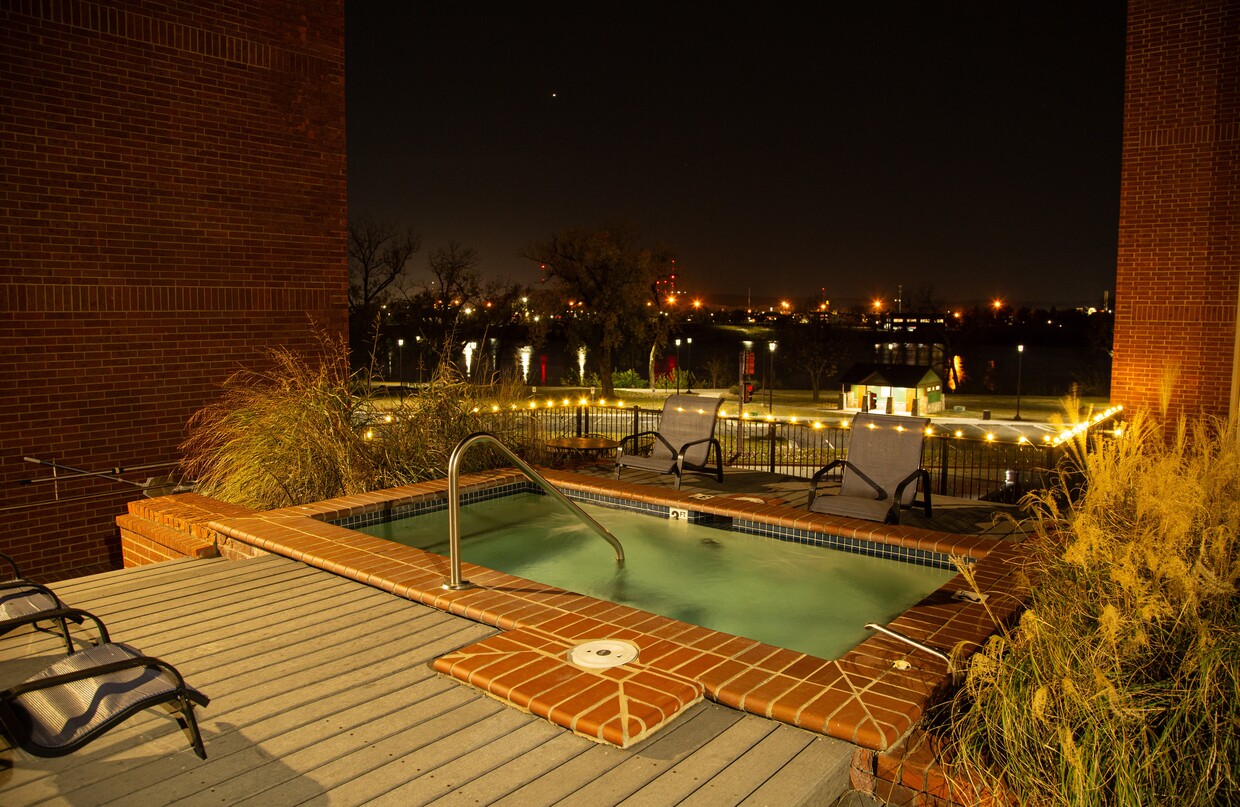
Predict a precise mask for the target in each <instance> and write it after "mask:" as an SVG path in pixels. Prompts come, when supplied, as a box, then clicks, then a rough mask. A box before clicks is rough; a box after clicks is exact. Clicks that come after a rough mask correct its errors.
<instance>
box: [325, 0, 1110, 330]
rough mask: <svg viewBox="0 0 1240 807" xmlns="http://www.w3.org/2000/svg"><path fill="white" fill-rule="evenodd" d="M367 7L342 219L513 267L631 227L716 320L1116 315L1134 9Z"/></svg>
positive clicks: (524, 272)
mask: <svg viewBox="0 0 1240 807" xmlns="http://www.w3.org/2000/svg"><path fill="white" fill-rule="evenodd" d="M731 8H732V4H727V5H724V4H717V3H640V2H628V3H617V2H607V3H603V2H577V3H565V4H560V3H551V2H509V3H498V2H494V3H480V2H464V1H462V0H451V1H445V2H427V1H425V0H419V1H418V2H378V1H377V0H350V2H348V3H347V4H346V15H347V17H346V23H347V32H346V40H347V103H348V139H349V143H348V149H349V166H348V169H349V212H350V216H351V217H357V216H358V215H368V216H370V217H372V218H376V219H380V220H386V221H392V222H395V223H398V224H400V225H402V226H403V225H406V224H407V225H411V226H413V227H414V229H415V230H417V231H419V232H420V233H422V235H423V238H424V247H423V251H422V252H421V253H419V254H418V255H417V256H415V259H414V261H415V266H416V267H417V270H418V272H423V271H424V267H425V260H426V252H427V251H428V250H429V249H433V248H437V247H443V246H446V245H447V244H448V243H449V242H450V241H455V242H457V243H459V244H461V245H462V246H465V247H473V248H475V249H477V250H478V253H479V257H480V264H479V269H480V271H481V272H482V273H483V274H484V275H486V276H487V277H491V278H507V279H509V280H512V281H517V282H524V283H532V282H536V281H537V279H538V273H537V271H536V267H534V266H533V265H532V264H531V263H529V262H528V261H526V260H525V259H523V258H521V257H519V253H520V252H521V251H522V250H523V249H524V248H526V247H527V246H528V245H529V244H531V243H533V242H535V241H538V240H540V239H545V238H547V237H549V236H551V235H553V234H555V233H557V232H559V231H561V230H563V229H566V228H569V227H589V228H593V227H599V226H604V225H608V224H613V223H629V224H632V225H634V226H636V227H637V229H638V230H639V232H640V233H641V234H642V237H643V239H644V240H645V241H646V242H647V243H649V244H651V245H653V244H663V245H667V246H670V247H671V248H672V249H673V251H674V253H675V255H676V256H677V267H678V269H679V280H680V283H681V287H682V288H684V289H686V290H687V291H689V292H690V293H694V294H701V295H702V296H703V298H704V299H706V300H707V301H721V300H722V299H723V295H734V296H736V297H739V298H741V299H742V300H743V299H744V297H745V296H746V295H752V297H753V299H754V302H755V303H757V302H758V301H759V300H760V299H765V298H768V297H783V298H787V299H792V300H805V299H807V298H811V297H816V296H817V295H818V294H819V289H822V288H825V289H826V292H827V295H828V296H829V297H830V298H831V300H832V302H833V303H835V304H837V305H839V304H848V303H850V302H853V301H856V300H859V299H865V298H873V297H876V296H879V297H883V298H885V299H887V300H890V299H892V298H893V297H894V296H895V295H896V292H897V286H899V285H902V286H903V290H904V299H905V300H906V301H912V300H913V299H914V298H915V297H916V296H917V292H918V290H924V289H926V288H932V289H933V297H934V298H935V299H936V300H938V301H939V302H944V303H969V302H972V301H975V300H986V299H991V298H994V297H1001V298H1003V299H1005V300H1007V301H1009V302H1011V303H1014V304H1022V303H1031V304H1043V303H1055V304H1059V305H1063V304H1100V303H1101V301H1102V295H1103V293H1104V291H1107V290H1112V289H1113V288H1114V281H1115V261H1116V243H1117V228H1118V222H1119V176H1120V146H1121V135H1122V124H1123V81H1124V36H1125V30H1124V29H1125V8H1124V4H1123V3H1122V2H1113V1H1111V0H1105V1H1104V0H1099V1H1098V2H1093V1H1092V0H1091V2H1084V3H1082V2H1079V0H1073V1H1072V2H1038V3H1015V2H1003V1H998V2H996V1H995V0H988V2H948V1H947V0H942V1H941V2H934V3H929V2H875V3H852V4H845V3H812V4H811V3H784V4H780V3H767V4H762V5H760V6H758V5H749V6H746V10H745V11H744V12H743V13H735V12H734V11H733V10H731Z"/></svg>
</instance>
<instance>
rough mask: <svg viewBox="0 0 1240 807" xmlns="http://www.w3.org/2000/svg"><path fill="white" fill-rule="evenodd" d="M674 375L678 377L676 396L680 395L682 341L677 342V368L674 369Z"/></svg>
mask: <svg viewBox="0 0 1240 807" xmlns="http://www.w3.org/2000/svg"><path fill="white" fill-rule="evenodd" d="M672 375H674V376H676V394H677V395H679V394H680V340H679V339H677V340H676V366H675V367H674V368H672Z"/></svg>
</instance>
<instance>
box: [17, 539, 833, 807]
mask: <svg viewBox="0 0 1240 807" xmlns="http://www.w3.org/2000/svg"><path fill="white" fill-rule="evenodd" d="M55 589H56V590H57V592H58V593H59V594H60V595H61V597H62V598H63V599H65V600H66V601H67V602H69V603H71V604H73V605H76V606H78V607H82V608H85V609H87V610H89V611H91V612H92V613H95V614H97V615H98V616H100V617H101V618H102V619H103V620H104V621H105V622H106V624H107V626H108V629H109V631H110V632H111V633H112V639H113V640H114V641H121V642H127V643H131V644H133V645H134V646H136V647H139V648H141V649H142V650H143V651H145V652H148V653H151V654H153V655H157V656H160V657H162V658H164V659H165V660H167V661H169V662H171V663H173V664H175V665H176V666H177V668H178V669H179V670H180V671H181V672H182V673H183V674H184V675H185V677H186V679H187V681H189V683H190V684H191V685H193V686H195V687H198V688H199V689H201V690H202V691H204V692H206V693H207V694H208V695H209V696H210V697H211V698H212V702H211V704H210V706H208V707H207V708H206V709H204V710H201V711H200V712H199V716H200V724H201V726H202V730H203V736H204V740H205V743H206V748H207V753H208V755H209V758H208V760H207V761H205V762H203V761H200V760H198V758H197V757H195V756H194V755H193V753H192V752H191V751H190V750H189V748H188V743H187V741H186V739H185V736H184V734H183V733H182V732H181V731H180V730H179V729H178V728H177V727H176V725H175V723H173V722H172V721H170V720H169V719H168V718H167V717H166V716H164V715H163V714H162V713H160V712H156V711H151V712H147V713H143V714H141V715H139V716H137V717H136V718H134V719H131V720H130V721H128V722H127V723H125V724H123V725H121V726H119V727H117V728H116V729H114V730H113V731H111V732H109V733H108V734H106V735H104V737H102V738H101V739H99V740H97V741H96V742H94V743H92V744H91V745H89V746H87V747H86V748H84V749H82V750H80V751H78V752H77V753H75V754H72V755H70V756H68V757H61V758H57V759H37V758H32V757H29V756H27V755H26V754H24V753H22V752H19V751H15V750H13V749H4V750H0V760H3V761H7V762H11V763H12V767H10V768H8V769H0V802H2V803H3V804H5V805H6V807H20V805H28V804H74V805H95V804H99V805H102V804H143V805H161V804H172V803H176V804H188V805H195V804H203V805H206V804H211V805H218V804H254V805H261V807H277V806H278V805H293V804H303V803H309V804H332V805H338V804H339V805H345V804H392V805H396V804H400V805H411V804H437V805H456V804H471V805H474V804H509V805H521V807H527V805H538V804H555V803H559V802H563V803H574V804H582V803H619V802H621V801H625V800H626V799H627V800H628V801H625V803H628V804H635V805H636V804H653V805H658V804H675V803H679V802H680V801H681V800H683V799H685V798H688V797H692V796H693V795H694V794H701V795H700V798H702V799H703V800H709V801H710V803H711V804H712V805H716V804H729V803H737V802H739V801H741V800H743V799H744V798H747V797H748V798H751V799H752V798H754V797H755V796H756V795H760V796H761V798H763V799H766V800H768V803H776V802H778V803H781V804H799V803H823V801H822V798H823V795H822V794H824V793H838V792H839V791H841V790H842V789H844V788H845V787H846V784H847V777H846V766H847V760H848V759H849V758H850V756H851V751H852V748H851V746H848V745H847V744H845V743H840V742H837V741H834V740H830V739H828V738H825V737H820V736H816V735H812V734H809V733H807V732H804V731H801V730H800V729H796V728H793V727H790V726H785V725H781V724H778V723H775V722H773V721H769V720H765V719H763V718H759V717H755V716H753V715H745V714H742V713H740V712H736V711H733V710H731V709H727V708H725V707H722V706H719V705H717V704H709V703H703V704H699V705H698V706H696V707H694V708H693V709H691V710H689V711H688V712H687V713H686V714H685V715H684V716H682V717H681V718H680V719H678V720H677V721H675V722H674V723H673V724H672V725H670V726H669V727H668V728H666V729H664V730H663V731H661V732H659V733H658V734H656V735H655V736H653V737H651V738H650V739H648V740H646V741H645V742H643V743H641V744H639V745H637V746H635V747H634V748H631V749H628V750H620V749H617V748H613V747H610V746H605V745H599V744H596V743H594V742H592V741H590V740H587V739H585V738H582V737H578V736H576V735H573V734H572V733H570V732H567V731H565V730H564V729H561V728H558V727H556V726H554V725H552V724H550V723H548V722H547V721H545V720H542V719H540V718H537V717H534V716H532V715H529V714H526V713H524V712H520V711H517V710H514V709H510V708H506V707H504V706H503V705H502V704H500V703H499V702H497V701H495V700H493V699H491V698H489V697H487V696H486V695H484V694H482V693H480V692H478V691H476V690H474V689H472V688H470V687H466V686H463V685H461V684H459V683H457V682H455V681H453V680H451V679H449V678H446V677H443V676H440V675H438V674H436V673H435V672H434V671H433V670H432V669H431V667H430V666H429V665H430V662H431V661H432V660H433V659H434V658H436V657H437V656H439V655H442V654H444V653H446V652H449V651H451V650H454V649H456V648H459V647H461V646H463V645H467V644H470V643H473V642H476V641H479V640H480V639H482V638H485V637H486V636H488V635H490V634H492V633H494V632H495V631H494V629H493V628H490V627H487V626H483V625H479V624H477V623H473V622H470V621H469V620H465V619H461V618H459V617H454V616H450V615H448V614H444V613H441V612H439V611H436V610H434V609H430V608H426V607H424V606H422V605H419V604H417V603H413V602H409V601H407V600H403V599H400V598H397V597H394V596H392V595H390V594H387V593H385V592H382V591H379V590H377V589H372V588H369V587H367V586H363V585H360V584H358V583H355V582H353V581H350V580H346V579H344V578H340V577H337V576H335V575H332V574H329V573H327V572H324V571H321V570H317V569H312V568H309V567H307V566H305V565H303V564H300V563H297V562H295V561H291V560H288V559H284V558H274V557H271V558H260V559H254V560H247V561H227V560H223V559H210V560H185V561H169V562H167V563H160V564H153V565H151V566H145V567H139V568H135V569H125V570H119V571H113V572H106V573H103V574H98V575H92V576H90V577H86V578H79V579H75V580H68V581H64V582H62V583H58V584H56V585H55ZM76 635H86V634H85V633H84V632H83V631H81V630H78V631H76ZM61 654H63V645H62V643H61V641H60V640H59V639H58V638H57V637H55V636H53V635H48V634H45V633H38V632H33V631H25V630H22V631H19V632H14V633H11V634H8V635H6V636H4V637H0V685H5V686H7V685H11V684H12V683H14V682H15V681H17V680H21V678H24V677H25V676H26V675H28V674H30V672H31V671H33V670H37V669H40V668H41V667H42V666H45V665H46V664H47V663H50V661H51V660H54V659H55V658H56V657H57V656H59V655H61ZM0 742H2V741H0ZM819 749H821V752H818V750H819ZM841 760H842V761H843V762H842V765H843V767H839V765H840V761H841ZM832 761H834V763H836V764H835V767H833V766H832V765H831V764H828V763H829V762H832ZM831 798H832V799H833V798H834V796H832V797H831ZM828 803H829V802H828Z"/></svg>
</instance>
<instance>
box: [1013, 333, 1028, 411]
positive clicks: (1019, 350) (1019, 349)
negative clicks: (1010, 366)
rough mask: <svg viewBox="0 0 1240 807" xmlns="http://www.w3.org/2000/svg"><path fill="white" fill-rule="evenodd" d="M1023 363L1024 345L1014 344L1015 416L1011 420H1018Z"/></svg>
mask: <svg viewBox="0 0 1240 807" xmlns="http://www.w3.org/2000/svg"><path fill="white" fill-rule="evenodd" d="M1024 365H1025V346H1024V345H1017V346H1016V417H1015V418H1013V420H1020V377H1021V373H1022V371H1023V370H1024Z"/></svg>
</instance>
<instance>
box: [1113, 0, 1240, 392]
mask: <svg viewBox="0 0 1240 807" xmlns="http://www.w3.org/2000/svg"><path fill="white" fill-rule="evenodd" d="M1124 104H1125V107H1124V152H1123V182H1122V191H1121V202H1120V238H1119V265H1118V271H1117V280H1116V286H1115V290H1116V294H1115V301H1116V309H1115V355H1114V364H1113V369H1112V377H1111V396H1112V398H1113V399H1114V400H1115V401H1116V402H1118V403H1123V404H1125V405H1126V406H1133V405H1147V406H1150V407H1152V408H1154V409H1155V411H1157V410H1158V409H1159V407H1160V397H1161V394H1162V390H1163V389H1164V383H1169V384H1170V386H1169V387H1167V389H1168V396H1169V398H1170V410H1169V411H1170V413H1171V414H1172V415H1175V414H1180V413H1188V414H1192V413H1196V412H1209V413H1213V414H1226V413H1227V412H1228V410H1229V408H1231V409H1232V410H1234V409H1235V407H1236V401H1235V397H1234V396H1235V395H1236V385H1235V383H1234V381H1233V377H1234V376H1233V370H1234V368H1235V366H1236V317H1237V295H1238V294H1240V253H1238V251H1237V246H1238V245H1237V203H1238V202H1240V173H1238V166H1240V4H1237V3H1234V2H1228V1H1227V0H1196V1H1195V2H1189V1H1186V0H1130V2H1129V4H1128V60H1127V84H1126V90H1125V101H1124Z"/></svg>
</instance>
